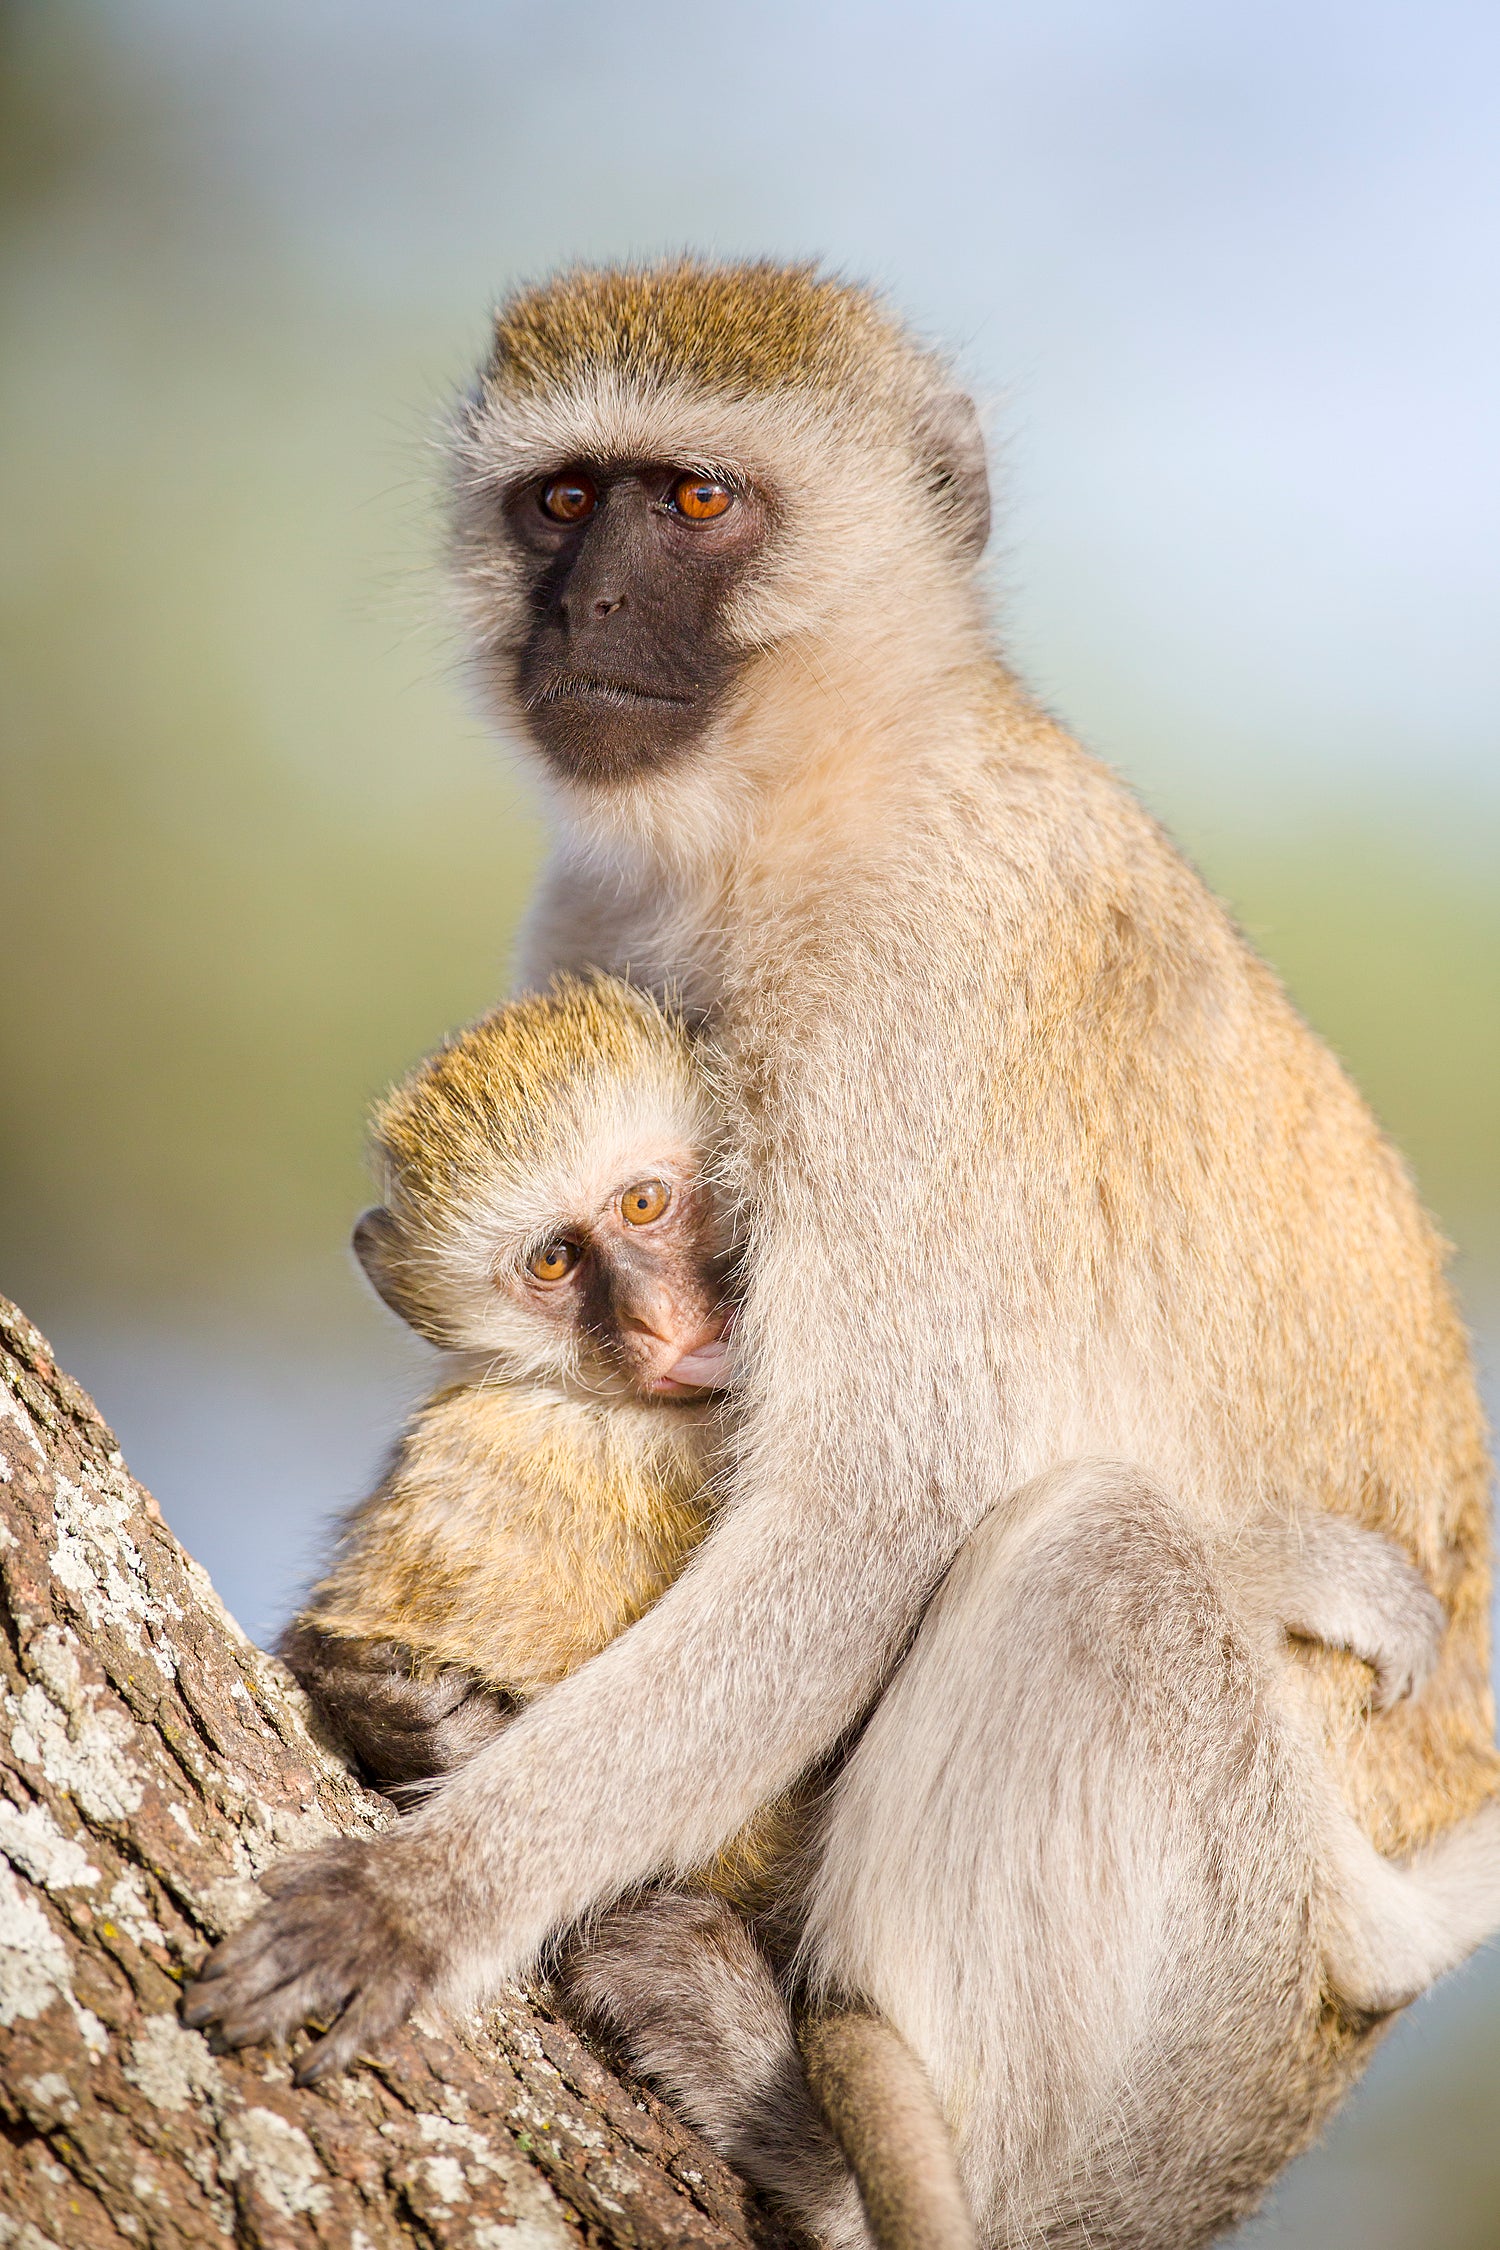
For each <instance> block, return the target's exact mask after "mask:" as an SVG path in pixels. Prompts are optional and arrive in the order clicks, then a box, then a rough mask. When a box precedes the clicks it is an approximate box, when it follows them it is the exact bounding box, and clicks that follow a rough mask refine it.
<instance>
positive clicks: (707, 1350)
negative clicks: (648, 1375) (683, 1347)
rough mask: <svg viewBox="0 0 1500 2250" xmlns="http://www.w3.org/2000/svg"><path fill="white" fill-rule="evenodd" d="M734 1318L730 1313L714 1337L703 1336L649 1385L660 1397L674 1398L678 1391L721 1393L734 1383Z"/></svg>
mask: <svg viewBox="0 0 1500 2250" xmlns="http://www.w3.org/2000/svg"><path fill="white" fill-rule="evenodd" d="M733 1350H734V1314H733V1312H731V1313H730V1314H729V1316H728V1318H727V1319H726V1320H725V1322H724V1324H723V1326H722V1327H721V1328H720V1330H719V1332H718V1334H717V1335H716V1336H705V1337H704V1338H702V1340H701V1341H700V1342H698V1343H696V1344H694V1345H693V1347H692V1349H691V1351H686V1352H684V1353H683V1354H682V1356H681V1358H680V1359H674V1360H673V1362H672V1364H671V1366H670V1367H668V1368H664V1369H663V1371H662V1373H661V1374H660V1375H658V1376H657V1378H656V1381H655V1382H654V1383H653V1384H652V1385H651V1388H652V1390H653V1391H655V1392H656V1393H657V1394H658V1396H659V1397H662V1398H674V1397H676V1395H677V1394H678V1393H679V1392H680V1391H722V1390H725V1389H727V1388H728V1386H729V1384H730V1383H731V1382H732V1381H733V1379H734V1364H733V1356H732V1355H733Z"/></svg>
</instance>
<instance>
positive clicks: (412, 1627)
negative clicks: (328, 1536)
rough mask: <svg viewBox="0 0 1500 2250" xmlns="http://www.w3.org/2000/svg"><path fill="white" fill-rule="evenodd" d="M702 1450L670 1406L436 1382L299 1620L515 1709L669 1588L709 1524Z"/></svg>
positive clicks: (705, 1445)
mask: <svg viewBox="0 0 1500 2250" xmlns="http://www.w3.org/2000/svg"><path fill="white" fill-rule="evenodd" d="M710 1440H711V1433H709V1432H706V1431H705V1429H704V1427H703V1425H702V1423H701V1422H694V1423H687V1422H685V1421H684V1420H683V1419H682V1417H681V1416H680V1415H678V1414H677V1412H676V1411H675V1410H674V1409H673V1408H670V1407H651V1406H630V1405H626V1404H624V1403H622V1402H620V1401H618V1400H611V1401H601V1402H593V1401H581V1400H577V1399H569V1398H558V1397H555V1396H554V1397H548V1396H547V1395H546V1394H545V1393H541V1394H540V1395H539V1393H538V1390H537V1388H536V1387H534V1386H525V1385H520V1384H511V1383H504V1382H498V1381H497V1382H481V1383H473V1384H469V1383H465V1384H449V1385H446V1386H445V1387H443V1388H441V1389H439V1390H438V1391H436V1392H435V1393H434V1394H433V1396H432V1397H431V1398H429V1399H428V1400H427V1401H426V1403H425V1404H424V1405H423V1406H422V1407H421V1408H419V1409H418V1412H417V1414H416V1415H415V1416H414V1418H413V1421H412V1424H411V1427H410V1428H409V1430H408V1431H407V1433H406V1435H405V1437H404V1438H403V1439H402V1441H401V1444H400V1447H399V1449H398V1452H397V1455H396V1458H395V1460H394V1462H393V1463H392V1466H391V1468H390V1470H389V1471H388V1473H387V1475H386V1477H385V1478H384V1479H383V1480H382V1482H381V1484H380V1486H379V1487H378V1488H377V1490H376V1491H375V1492H374V1493H373V1494H372V1495H371V1497H370V1498H369V1499H368V1500H366V1501H365V1502H363V1504H362V1505H361V1506H360V1507H359V1509H357V1510H356V1512H355V1514H354V1515H353V1516H352V1517H351V1518H350V1521H349V1524H348V1527H347V1531H346V1536H345V1541H344V1545H343V1550H342V1553H341V1554H340V1556H339V1559H338V1561H337V1562H336V1564H335V1566H334V1568H333V1570H332V1571H331V1572H330V1573H329V1575H328V1577H327V1578H326V1579H325V1580H324V1581H323V1583H322V1584H321V1586H320V1587H319V1588H318V1590H317V1594H316V1597H315V1606H314V1610H313V1613H312V1614H313V1616H314V1617H315V1619H316V1622H317V1623H318V1625H319V1626H320V1627H321V1628H322V1629H323V1630H324V1631H326V1632H330V1633H338V1634H342V1635H344V1636H346V1637H347V1638H349V1639H354V1640H357V1639H369V1640H392V1641H397V1642H400V1643H402V1644H403V1645H405V1646H406V1647H408V1648H410V1649H411V1651H412V1655H413V1658H414V1661H415V1663H416V1664H417V1665H418V1666H419V1667H420V1668H422V1669H425V1670H429V1671H431V1670H437V1669H440V1668H441V1667H443V1666H445V1665H451V1666H455V1667H458V1668H459V1669H461V1670H464V1671H467V1672H472V1673H473V1674H474V1675H475V1677H476V1678H477V1679H479V1680H482V1681H483V1682H484V1684H485V1685H486V1686H487V1687H490V1688H494V1689H498V1690H500V1691H502V1692H503V1693H505V1694H508V1695H511V1696H514V1697H515V1698H516V1700H517V1701H519V1702H529V1701H530V1699H531V1698H532V1696H534V1695H537V1694H539V1693H540V1691H541V1690H542V1689H543V1688H544V1687H550V1686H551V1685H552V1683H553V1682H554V1681H556V1680H560V1679H562V1678H563V1677H564V1676H565V1675H566V1674H567V1673H569V1672H571V1671H573V1670H575V1669H576V1667H577V1666H578V1665H580V1664H582V1663H585V1662H586V1661H587V1659H588V1658H589V1657H591V1656H596V1655H597V1654H598V1652H599V1650H600V1649H601V1648H603V1647H605V1646H606V1644H607V1643H608V1642H610V1641H612V1640H613V1639H614V1637H615V1635H616V1634H617V1633H621V1632H623V1631H624V1629H625V1627H626V1626H627V1625H631V1624H633V1623H634V1622H635V1620H636V1618H637V1617H639V1616H640V1615H641V1614H642V1612H643V1611H644V1610H646V1609H648V1608H649V1607H650V1605H651V1604H652V1602H654V1601H655V1600H656V1598H657V1596H658V1595H659V1594H660V1593H661V1592H662V1591H663V1589H664V1588H665V1587H667V1586H668V1585H670V1584H671V1582H672V1580H673V1579H674V1578H676V1577H677V1575H678V1574H679V1572H680V1571H681V1569H682V1567H683V1564H684V1563H685V1562H686V1560H687V1558H688V1556H689V1555H690V1554H691V1553H692V1551H693V1549H694V1548H695V1547H696V1546H697V1545H698V1543H699V1541H700V1540H701V1539H702V1537H703V1534H704V1531H705V1530H706V1529H707V1526H708V1522H709V1518H710V1514H711V1508H712V1499H711V1493H710V1486H709V1475H710V1468H711V1462H710V1461H709V1460H707V1459H705V1454H707V1453H708V1452H709V1451H710V1443H709V1442H706V1441H710Z"/></svg>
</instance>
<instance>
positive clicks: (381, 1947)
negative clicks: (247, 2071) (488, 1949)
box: [182, 1838, 439, 2086]
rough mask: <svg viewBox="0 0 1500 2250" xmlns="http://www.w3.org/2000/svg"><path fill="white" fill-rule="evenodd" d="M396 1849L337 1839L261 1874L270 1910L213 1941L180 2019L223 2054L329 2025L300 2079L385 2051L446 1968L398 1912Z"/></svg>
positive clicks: (305, 2060)
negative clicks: (221, 1939) (384, 2046)
mask: <svg viewBox="0 0 1500 2250" xmlns="http://www.w3.org/2000/svg"><path fill="white" fill-rule="evenodd" d="M392 1856H393V1855H392V1840H390V1839H386V1838H381V1839H378V1840H376V1841H375V1842H372V1843H361V1842H358V1841H355V1840H353V1839H347V1840H346V1839H341V1840H340V1841H338V1842H336V1843H332V1844H324V1845H321V1846H320V1847H319V1849H318V1850H317V1851H313V1852H304V1853H300V1854H299V1855H298V1856H297V1857H296V1858H295V1859H289V1860H284V1861H282V1863H281V1864H280V1865H279V1866H277V1867H275V1868H273V1869H272V1870H271V1871H270V1872H269V1873H268V1874H267V1875H265V1876H263V1877H262V1879H261V1882H262V1888H263V1889H265V1890H267V1891H269V1892H270V1893H271V1903H270V1905H269V1906H267V1907H266V1908H265V1909H264V1911H263V1912H262V1913H260V1914H258V1915H256V1917H255V1919H254V1921H252V1922H247V1923H246V1924H245V1926H244V1928H243V1929H240V1930H236V1931H235V1933H234V1934H233V1936H232V1937H228V1938H226V1939H225V1940H224V1942H223V1943H222V1944H221V1945H217V1946H215V1948H214V1950H213V1952H212V1953H211V1954H210V1955H209V1956H208V1959H207V1960H206V1961H205V1962H204V1964H203V1967H202V1969H201V1970H200V1971H199V1975H198V1980H197V1982H196V1983H195V1984H192V1985H190V1986H189V1987H188V1990H187V1992H186V1994H185V1996H184V2002H183V2011H182V2015H183V2021H184V2023H186V2024H189V2025H191V2026H192V2028H193V2029H194V2030H200V2031H201V2030H206V2031H207V2032H208V2033H209V2037H210V2043H211V2044H212V2045H213V2046H215V2047H216V2048H218V2049H219V2050H220V2051H222V2050H224V2049H226V2048H230V2047H251V2046H256V2045H259V2044H261V2043H262V2042H266V2041H271V2040H279V2039H287V2038H289V2037H290V2036H291V2034H292V2033H293V2032H294V2031H296V2030H297V2029H298V2028H299V2026H301V2025H302V2024H305V2023H307V2022H309V2021H314V2022H316V2023H318V2024H319V2025H320V2026H321V2025H323V2024H330V2025H331V2026H332V2028H331V2029H330V2030H329V2031H327V2032H326V2033H325V2035H324V2036H323V2037H322V2038H321V2039H319V2040H318V2041H317V2043H316V2044H315V2045H314V2046H312V2047H310V2048H309V2049H308V2051H307V2053H306V2054H305V2055H304V2056H303V2057H302V2059H301V2061H300V2063H299V2064H298V2066H297V2072H296V2082H297V2084H298V2085H299V2086H306V2085H310V2084H311V2083H312V2081H313V2080H314V2079H318V2078H322V2077H325V2076H327V2074H328V2073H329V2072H331V2071H339V2070H346V2069H347V2068H348V2066H349V2065H350V2063H352V2062H353V2061H354V2059H355V2057H356V2056H357V2055H358V2054H360V2053H361V2052H362V2051H365V2050H368V2049H370V2048H372V2047H376V2046H378V2044H379V2042H380V2041H381V2040H382V2039H384V2038H385V2037H386V2036H387V2034H388V2033H390V2032H392V2031H394V2030H395V2029H396V2028H397V2026H398V2025H399V2024H402V2023H404V2022H405V2020H406V2018H407V2017H408V2016H409V2015H410V2014H411V2012H412V2010H413V2008H415V2007H417V2006H418V2005H419V2004H420V2003H421V2001H422V2000H423V1999H425V1998H427V1997H428V1996H430V1995H431V1993H432V1992H433V1990H434V1989H435V1986H436V1984H437V1979H438V1968H439V1963H438V1957H437V1955H436V1953H435V1952H434V1950H433V1948H432V1947H431V1946H430V1945H427V1944H424V1943H422V1942H421V1941H420V1940H419V1939H418V1938H417V1937H416V1936H415V1935H414V1934H413V1932H412V1930H411V1929H410V1928H409V1926H408V1924H407V1921H406V1919H405V1917H404V1915H403V1913H402V1910H401V1896H402V1891H401V1886H400V1884H399V1883H398V1882H396V1881H393V1879H392V1878H393V1876H394V1873H395V1870H394V1868H393V1867H391V1866H390V1865H389V1864H388V1863H389V1862H390V1860H391V1858H392Z"/></svg>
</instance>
